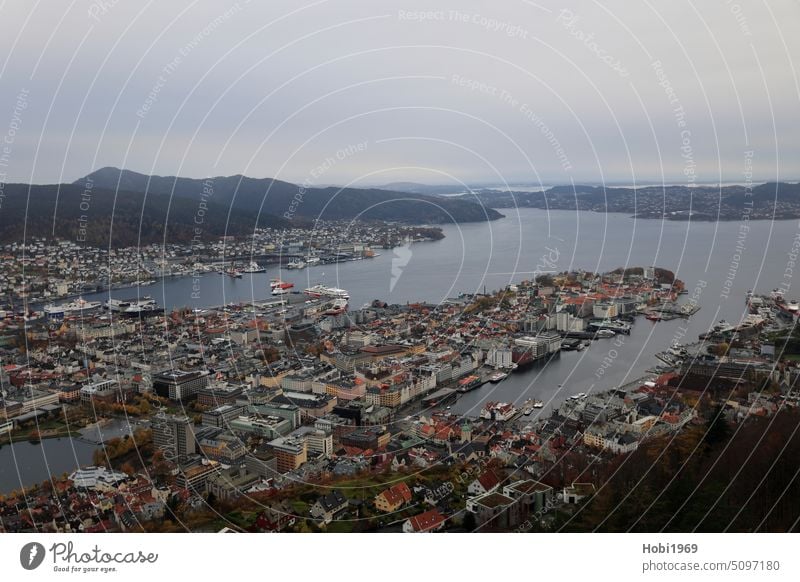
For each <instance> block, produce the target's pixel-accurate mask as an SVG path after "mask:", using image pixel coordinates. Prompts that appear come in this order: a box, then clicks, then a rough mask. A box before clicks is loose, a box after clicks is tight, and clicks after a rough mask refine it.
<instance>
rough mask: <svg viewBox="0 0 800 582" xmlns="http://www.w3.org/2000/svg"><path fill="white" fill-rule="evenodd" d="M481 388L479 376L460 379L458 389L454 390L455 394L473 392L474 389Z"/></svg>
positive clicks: (481, 383)
mask: <svg viewBox="0 0 800 582" xmlns="http://www.w3.org/2000/svg"><path fill="white" fill-rule="evenodd" d="M481 386H483V382H482V381H481V378H480V376H467V377H466V378H462V379H461V380H459V381H458V388H456V391H457V392H460V393H462V394H463V393H466V392H471V391H472V390H475V389H476V388H480V387H481Z"/></svg>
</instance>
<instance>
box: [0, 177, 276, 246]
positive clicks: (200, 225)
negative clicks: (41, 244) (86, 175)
mask: <svg viewBox="0 0 800 582" xmlns="http://www.w3.org/2000/svg"><path fill="white" fill-rule="evenodd" d="M4 193H5V197H4V199H3V207H2V210H1V211H0V243H14V242H22V241H23V240H25V239H27V240H30V239H31V238H61V239H65V240H71V241H73V242H78V243H85V244H87V245H90V246H111V247H122V246H136V245H139V244H141V245H146V244H150V243H161V242H166V243H167V244H170V243H189V242H191V241H192V240H196V239H197V238H198V237H199V240H200V241H201V242H208V241H209V240H211V239H212V238H218V237H219V236H222V235H225V234H234V235H244V234H247V233H252V232H253V229H254V228H255V227H256V216H255V215H254V214H253V213H251V212H246V211H243V210H238V209H234V210H233V211H231V212H230V213H229V212H228V209H227V208H226V207H223V206H221V205H219V204H217V203H215V202H209V203H208V204H207V205H206V207H204V208H202V209H201V208H200V207H199V206H198V203H197V202H195V201H192V200H188V199H185V198H173V199H172V200H170V199H169V198H167V197H161V196H149V197H147V198H145V195H144V194H141V193H138V192H130V191H125V192H122V191H120V192H116V191H114V190H110V189H107V188H101V187H100V186H98V185H96V184H92V185H91V187H89V186H87V185H86V184H84V185H76V184H51V185H42V186H39V185H32V186H29V185H28V184H7V185H6V187H5V190H4ZM258 222H259V226H261V227H265V226H270V227H273V228H287V227H289V226H291V224H292V223H291V222H290V221H289V220H286V219H285V218H281V217H277V216H264V217H259V221H258Z"/></svg>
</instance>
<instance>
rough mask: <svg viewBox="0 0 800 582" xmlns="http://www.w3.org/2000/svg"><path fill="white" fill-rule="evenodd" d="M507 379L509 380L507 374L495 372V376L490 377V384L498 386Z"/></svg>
mask: <svg viewBox="0 0 800 582" xmlns="http://www.w3.org/2000/svg"><path fill="white" fill-rule="evenodd" d="M506 378H508V374H506V373H505V372H495V373H494V374H492V375H491V376H489V382H491V383H492V384H497V383H498V382H502V381H503V380H505V379H506Z"/></svg>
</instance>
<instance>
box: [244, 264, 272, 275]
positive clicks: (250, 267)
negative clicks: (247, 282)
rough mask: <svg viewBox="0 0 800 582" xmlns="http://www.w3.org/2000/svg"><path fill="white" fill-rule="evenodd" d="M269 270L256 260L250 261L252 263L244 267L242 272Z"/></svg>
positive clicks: (263, 271)
mask: <svg viewBox="0 0 800 582" xmlns="http://www.w3.org/2000/svg"><path fill="white" fill-rule="evenodd" d="M266 271H267V268H266V267H262V266H261V265H259V264H258V263H256V262H255V261H250V264H249V265H247V267H245V268H244V269H242V273H265V272H266Z"/></svg>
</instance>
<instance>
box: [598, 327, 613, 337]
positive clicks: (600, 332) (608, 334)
mask: <svg viewBox="0 0 800 582" xmlns="http://www.w3.org/2000/svg"><path fill="white" fill-rule="evenodd" d="M595 335H596V336H597V337H605V338H608V337H614V336H615V335H617V334H615V333H614V332H613V331H611V330H610V329H600V330H598V331H597V333H596V334H595Z"/></svg>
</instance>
